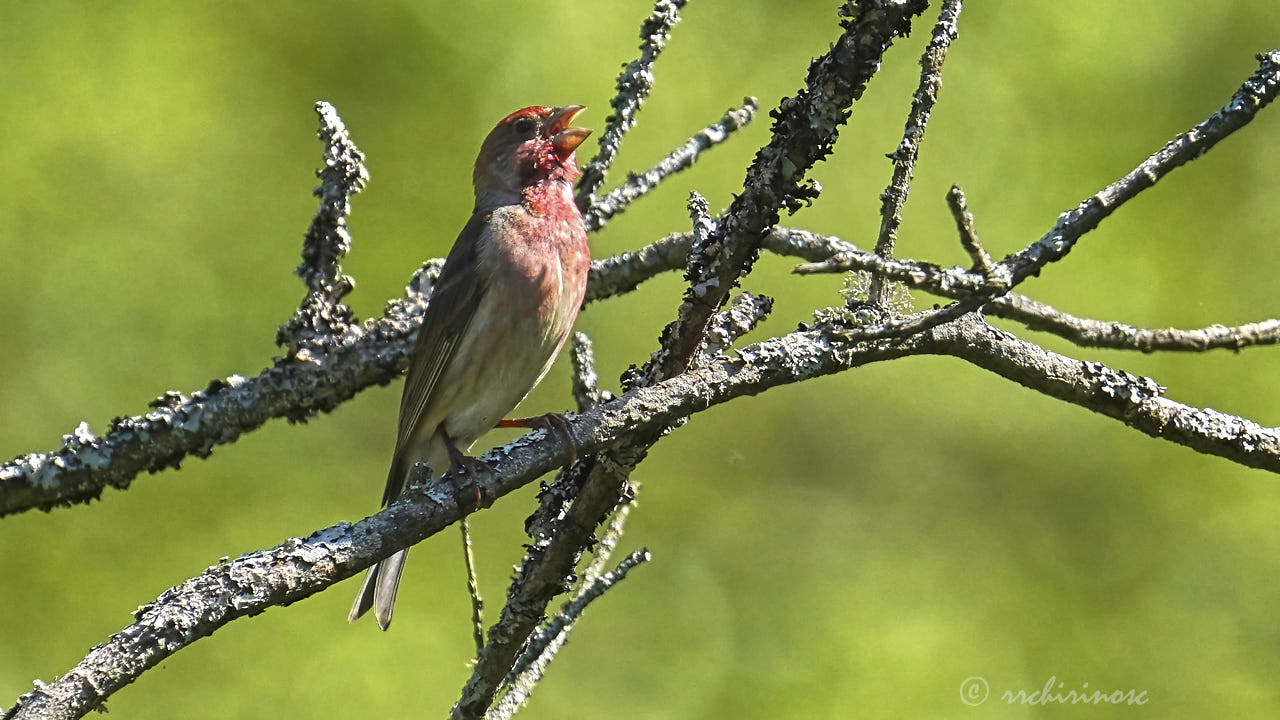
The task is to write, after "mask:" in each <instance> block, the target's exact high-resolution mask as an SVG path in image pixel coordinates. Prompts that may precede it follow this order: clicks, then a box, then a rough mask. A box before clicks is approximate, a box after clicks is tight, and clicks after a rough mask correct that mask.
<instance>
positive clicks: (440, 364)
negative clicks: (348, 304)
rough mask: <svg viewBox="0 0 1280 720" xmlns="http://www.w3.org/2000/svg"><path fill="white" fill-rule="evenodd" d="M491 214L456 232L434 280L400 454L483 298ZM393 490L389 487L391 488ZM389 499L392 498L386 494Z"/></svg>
mask: <svg viewBox="0 0 1280 720" xmlns="http://www.w3.org/2000/svg"><path fill="white" fill-rule="evenodd" d="M490 215H491V213H488V212H477V213H475V214H474V215H472V216H471V220H470V221H468V222H467V224H466V226H465V227H463V228H462V232H461V233H459V234H458V239H457V241H455V242H454V244H453V249H452V250H450V251H449V257H448V258H446V259H445V261H444V268H443V269H442V270H441V271H440V277H439V279H437V280H436V283H435V287H434V289H433V290H432V292H431V299H430V301H429V302H428V303H427V311H426V314H425V315H424V316H423V318H422V327H421V328H420V329H419V330H418V341H417V343H416V344H415V345H414V349H413V355H412V356H411V359H410V361H409V374H408V377H406V379H405V385H404V395H403V396H401V399H400V428H399V431H398V434H397V436H396V454H397V455H399V454H400V452H401V451H402V450H403V449H404V447H405V445H406V443H408V441H409V438H410V436H411V435H412V434H413V431H414V428H415V427H416V426H417V424H418V422H419V420H421V418H422V414H423V412H424V411H425V409H426V407H427V404H428V402H429V401H430V400H431V394H432V392H433V391H434V390H435V387H436V383H437V382H438V381H439V380H440V376H441V375H442V374H443V373H444V369H445V368H446V367H448V365H449V360H450V359H451V358H452V357H453V355H454V352H455V351H456V350H457V347H458V343H459V342H461V341H462V338H463V336H464V335H465V334H466V332H467V326H468V325H470V324H471V319H472V317H474V316H475V313H476V308H477V307H478V306H479V305H480V299H481V298H482V297H484V293H485V283H486V281H487V278H486V277H485V273H483V272H481V271H480V268H479V267H478V263H479V257H480V245H481V243H482V242H484V237H483V235H484V234H485V232H486V225H487V223H488V221H489V216H490ZM388 491H390V488H388ZM388 499H390V498H388Z"/></svg>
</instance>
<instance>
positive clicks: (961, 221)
mask: <svg viewBox="0 0 1280 720" xmlns="http://www.w3.org/2000/svg"><path fill="white" fill-rule="evenodd" d="M947 208H948V209H950V210H951V217H953V218H955V221H956V231H957V232H959V233H960V246H961V247H963V248H964V252H965V254H966V255H968V256H969V259H970V260H972V261H973V267H972V269H973V270H980V271H982V272H983V273H989V272H991V255H990V254H989V253H988V252H987V249H986V248H984V247H983V246H982V240H980V239H979V238H978V231H977V229H976V228H974V226H973V213H971V212H969V201H968V200H967V199H965V196H964V190H962V189H961V188H960V186H959V185H952V186H951V189H950V190H948V191H947Z"/></svg>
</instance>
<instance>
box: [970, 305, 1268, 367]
mask: <svg viewBox="0 0 1280 720" xmlns="http://www.w3.org/2000/svg"><path fill="white" fill-rule="evenodd" d="M983 310H984V311H985V312H987V313H989V314H991V315H995V316H996V317H1002V318H1006V319H1008V320H1015V321H1017V322H1020V323H1022V324H1023V325H1026V326H1027V327H1028V328H1030V329H1032V330H1041V331H1044V332H1049V333H1053V334H1054V335H1057V336H1058V337H1061V338H1065V339H1067V340H1070V341H1071V342H1072V343H1075V344H1076V345H1079V346H1081V347H1097V348H1113V349H1116V350H1140V351H1142V352H1146V353H1149V352H1156V351H1159V350H1163V351H1175V352H1204V351H1206V350H1214V349H1219V348H1223V349H1228V350H1241V349H1243V348H1246V347H1254V346H1260V345H1276V344H1280V320H1275V319H1270V320H1262V321H1260V322H1254V323H1246V324H1244V325H1236V326H1233V327H1227V326H1224V325H1211V326H1209V327H1205V328H1196V329H1191V330H1184V329H1179V328H1142V327H1134V326H1133V325H1127V324H1125V323H1121V322H1116V321H1108V320H1091V319H1089V318H1081V317H1076V316H1075V315H1071V314H1069V313H1065V312H1062V311H1060V310H1057V309H1056V308H1053V307H1052V306H1049V305H1046V304H1044V303H1041V302H1036V301H1035V300H1032V299H1031V298H1029V297H1026V296H1025V295H1019V294H1018V293H1009V294H1008V295H1005V296H1004V297H999V298H996V299H995V300H993V301H991V302H990V303H989V304H987V305H986V306H984V308H983Z"/></svg>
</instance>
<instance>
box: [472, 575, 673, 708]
mask: <svg viewBox="0 0 1280 720" xmlns="http://www.w3.org/2000/svg"><path fill="white" fill-rule="evenodd" d="M648 560H649V551H648V550H637V551H635V552H633V553H631V554H630V555H628V556H627V557H626V558H624V559H623V561H622V562H620V563H618V566H617V567H615V568H614V569H613V570H610V571H609V572H607V573H605V574H603V575H601V576H599V577H597V578H595V579H594V580H593V581H592V582H590V583H588V584H587V586H586V587H585V588H583V590H582V592H581V593H579V594H578V595H576V596H575V597H574V598H573V599H572V600H570V601H569V602H567V603H565V606H564V607H563V608H561V610H560V612H559V613H558V614H557V615H556V616H555V617H554V618H552V619H551V621H550V622H549V623H547V625H546V626H545V627H543V628H542V629H541V630H539V631H538V633H537V634H536V635H534V636H533V637H532V638H530V640H529V644H528V645H526V646H525V649H524V651H523V652H522V653H521V655H520V658H519V660H517V662H516V668H515V670H513V672H512V673H511V674H510V675H509V676H508V678H507V681H506V682H504V683H503V688H504V690H505V691H504V692H503V694H502V696H501V697H500V698H498V701H497V702H496V703H494V706H493V709H492V710H490V711H489V712H488V713H486V714H485V720H505V718H510V717H511V716H512V715H515V714H516V712H517V711H518V710H519V709H520V708H521V707H523V706H524V704H525V703H526V702H528V701H529V696H530V695H532V694H533V691H534V689H536V688H537V686H538V683H539V682H541V681H542V676H543V674H544V673H546V670H547V667H548V666H549V665H550V664H551V661H552V660H554V659H555V656H556V653H558V652H559V651H560V648H562V647H564V644H565V642H567V641H568V639H569V633H570V631H571V630H572V629H573V626H574V625H575V624H576V623H577V622H578V620H579V619H580V618H581V617H582V613H583V612H584V611H585V610H586V609H587V606H588V605H590V604H591V603H592V602H594V601H595V600H596V599H598V598H599V597H601V596H602V595H604V593H605V592H607V591H609V590H610V589H612V588H613V587H614V586H615V585H617V584H618V583H620V582H622V581H623V580H625V579H626V578H627V573H629V572H631V569H632V568H634V567H636V566H637V565H640V564H642V563H645V562H648Z"/></svg>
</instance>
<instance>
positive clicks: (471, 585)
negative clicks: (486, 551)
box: [458, 517, 484, 654]
mask: <svg viewBox="0 0 1280 720" xmlns="http://www.w3.org/2000/svg"><path fill="white" fill-rule="evenodd" d="M458 530H459V531H461V533H462V561H463V563H464V564H465V565H466V566H467V596H468V597H470V598H471V636H472V639H474V640H475V643H476V653H477V654H479V652H480V651H481V650H482V649H484V598H483V597H481V596H480V581H479V579H478V577H477V575H476V557H475V553H474V552H472V550H471V523H469V522H467V519H466V518H465V517H464V518H462V520H460V521H458Z"/></svg>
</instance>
